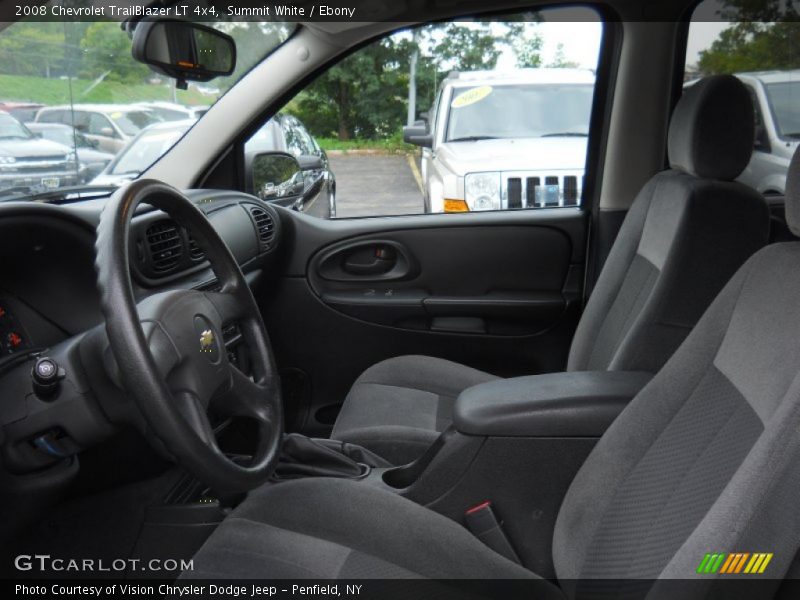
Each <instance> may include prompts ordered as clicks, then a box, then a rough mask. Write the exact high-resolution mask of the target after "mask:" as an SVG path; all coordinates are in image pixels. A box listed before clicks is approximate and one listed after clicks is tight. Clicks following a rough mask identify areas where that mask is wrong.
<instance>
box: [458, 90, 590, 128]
mask: <svg viewBox="0 0 800 600" xmlns="http://www.w3.org/2000/svg"><path fill="white" fill-rule="evenodd" d="M593 92H594V86H593V85H591V84H518V85H472V86H462V87H456V88H454V89H453V96H452V100H451V101H450V115H449V118H448V121H447V135H446V136H445V141H448V142H452V141H458V140H480V139H492V138H534V137H543V136H556V135H580V136H585V135H588V133H589V117H590V115H591V111H592V94H593Z"/></svg>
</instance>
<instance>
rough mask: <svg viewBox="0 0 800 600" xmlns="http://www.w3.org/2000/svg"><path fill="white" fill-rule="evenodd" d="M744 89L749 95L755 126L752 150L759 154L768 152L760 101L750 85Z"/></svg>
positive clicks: (767, 139) (768, 146)
mask: <svg viewBox="0 0 800 600" xmlns="http://www.w3.org/2000/svg"><path fill="white" fill-rule="evenodd" d="M745 87H746V88H747V91H748V93H749V94H750V100H752V102H753V119H754V122H755V126H756V129H755V133H754V136H753V137H754V140H753V149H754V150H758V151H759V152H769V151H770V149H771V148H770V143H769V136H768V135H767V130H766V127H765V125H764V115H763V114H762V112H761V101H760V99H759V97H758V93H756V90H755V89H754V88H753V86H752V85H750V84H745Z"/></svg>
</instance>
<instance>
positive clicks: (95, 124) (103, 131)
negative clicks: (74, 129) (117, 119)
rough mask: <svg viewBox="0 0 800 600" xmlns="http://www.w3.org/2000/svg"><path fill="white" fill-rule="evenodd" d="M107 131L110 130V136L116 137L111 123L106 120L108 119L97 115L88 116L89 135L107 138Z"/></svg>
mask: <svg viewBox="0 0 800 600" xmlns="http://www.w3.org/2000/svg"><path fill="white" fill-rule="evenodd" d="M109 130H111V135H112V136H113V137H116V134H115V132H114V128H113V127H112V126H111V121H109V120H108V117H106V116H105V115H101V114H99V113H90V114H89V133H90V134H91V135H103V136H108V135H109Z"/></svg>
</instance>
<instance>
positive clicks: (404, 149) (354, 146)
mask: <svg viewBox="0 0 800 600" xmlns="http://www.w3.org/2000/svg"><path fill="white" fill-rule="evenodd" d="M316 139H317V142H318V143H319V145H320V146H321V147H322V149H323V150H326V151H329V150H339V151H343V152H348V151H353V150H373V151H376V152H385V153H386V154H414V153H416V152H417V151H418V150H419V148H417V147H416V146H412V145H411V144H406V143H405V142H404V141H403V136H402V134H400V133H397V134H395V135H393V136H392V137H390V138H386V139H382V140H364V139H356V140H340V139H337V138H330V137H318V138H316Z"/></svg>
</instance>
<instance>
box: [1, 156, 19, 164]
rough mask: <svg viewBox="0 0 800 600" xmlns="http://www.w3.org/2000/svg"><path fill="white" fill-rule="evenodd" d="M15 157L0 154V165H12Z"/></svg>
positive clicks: (15, 160)
mask: <svg viewBox="0 0 800 600" xmlns="http://www.w3.org/2000/svg"><path fill="white" fill-rule="evenodd" d="M15 162H17V159H16V158H14V157H13V156H0V165H13V164H14V163H15Z"/></svg>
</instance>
